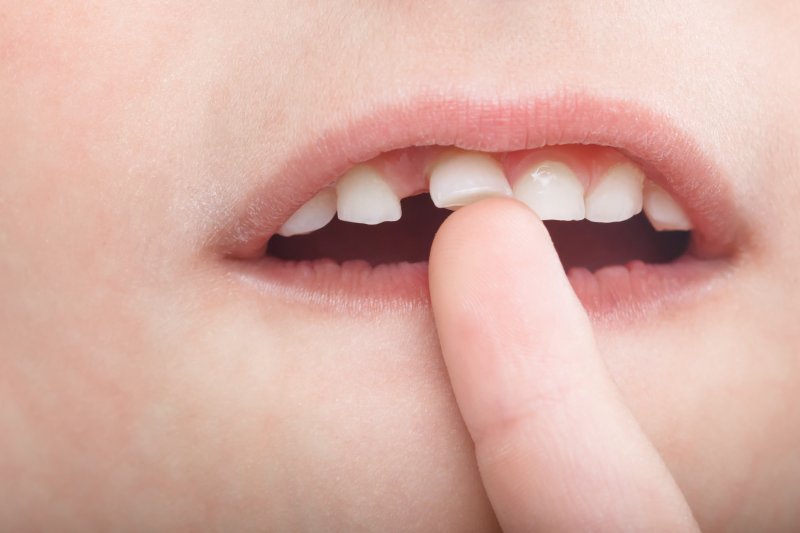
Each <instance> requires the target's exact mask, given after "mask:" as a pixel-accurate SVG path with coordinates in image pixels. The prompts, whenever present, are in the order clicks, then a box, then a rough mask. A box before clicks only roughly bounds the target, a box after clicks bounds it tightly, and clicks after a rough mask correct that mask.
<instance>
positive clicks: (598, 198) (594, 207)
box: [586, 163, 644, 222]
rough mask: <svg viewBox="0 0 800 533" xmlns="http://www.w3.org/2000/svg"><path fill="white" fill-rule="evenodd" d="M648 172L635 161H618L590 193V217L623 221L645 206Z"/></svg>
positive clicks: (587, 205) (587, 211)
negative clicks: (645, 178)
mask: <svg viewBox="0 0 800 533" xmlns="http://www.w3.org/2000/svg"><path fill="white" fill-rule="evenodd" d="M643 183H644V173H643V172H642V170H641V169H640V168H639V167H637V166H636V165H633V164H631V163H620V164H618V165H614V166H613V167H611V168H610V169H608V171H607V172H606V173H605V174H604V175H603V176H602V177H601V178H600V180H599V181H598V182H597V183H596V184H594V186H593V187H592V190H591V191H590V192H589V194H588V195H587V196H586V218H587V219H588V220H591V221H592V222H621V221H623V220H627V219H629V218H631V217H632V216H634V215H636V214H638V213H639V212H641V210H642V185H643Z"/></svg>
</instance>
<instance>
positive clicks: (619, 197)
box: [215, 94, 739, 319]
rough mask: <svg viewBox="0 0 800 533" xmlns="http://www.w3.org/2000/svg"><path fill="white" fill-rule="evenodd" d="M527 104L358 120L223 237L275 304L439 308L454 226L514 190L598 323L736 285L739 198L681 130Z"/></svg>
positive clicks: (588, 105) (235, 265)
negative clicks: (433, 272)
mask: <svg viewBox="0 0 800 533" xmlns="http://www.w3.org/2000/svg"><path fill="white" fill-rule="evenodd" d="M519 102H520V100H518V99H517V100H515V101H514V103H509V104H504V103H502V102H497V101H491V102H488V101H481V100H475V99H470V98H444V97H439V96H437V97H433V98H428V97H422V98H416V99H413V100H410V101H407V102H404V103H402V104H397V103H389V104H387V105H375V106H369V107H370V109H369V110H367V111H365V112H364V113H354V114H353V115H354V116H355V118H351V119H350V120H349V121H347V124H346V125H345V126H343V127H336V128H332V129H330V130H327V131H323V132H322V133H321V135H320V137H319V139H318V140H317V142H315V143H313V144H312V145H311V146H309V147H307V148H306V149H305V150H300V151H299V152H298V154H299V155H298V156H297V157H296V158H293V159H291V160H289V161H287V163H286V164H285V165H284V167H283V168H282V171H281V172H279V173H278V174H276V175H275V176H273V177H271V178H270V179H268V180H265V182H264V184H263V185H262V186H261V187H260V188H259V189H258V190H256V191H252V192H251V193H250V194H249V195H248V196H247V197H246V198H245V200H244V201H243V202H242V205H241V207H240V209H239V210H238V211H237V212H236V213H235V218H234V219H233V220H232V221H231V223H230V224H229V225H227V226H226V227H225V230H224V231H222V232H221V233H220V234H219V236H218V238H217V239H216V240H215V244H216V245H217V247H218V248H219V250H221V251H222V255H223V256H224V257H225V258H226V259H227V260H230V261H228V264H229V265H231V268H232V269H233V271H234V272H235V273H236V274H237V275H239V276H240V277H241V279H243V280H245V281H247V282H248V283H249V284H250V285H251V286H253V287H255V288H256V289H257V290H259V291H262V292H264V293H265V294H269V295H270V296H271V297H275V298H279V299H283V300H287V301H292V302H296V303H298V302H299V303H308V304H313V305H315V306H316V307H320V306H322V307H324V308H331V309H341V308H343V307H344V308H347V309H351V310H355V311H370V310H374V309H375V308H380V309H387V308H391V307H402V308H407V307H408V306H409V305H427V304H428V289H427V258H428V254H429V251H430V246H431V243H432V241H433V238H434V235H435V233H436V230H437V229H438V227H439V225H440V224H441V223H442V221H443V220H444V219H445V218H446V217H447V215H448V214H449V213H450V212H451V211H452V210H454V209H458V208H459V207H462V206H464V205H467V204H469V203H472V202H476V201H479V200H481V199H483V198H487V197H504V196H505V197H513V198H516V199H517V200H519V201H521V202H523V203H525V204H527V205H528V206H529V207H530V208H531V209H533V210H534V211H535V212H536V213H537V214H538V215H539V217H540V218H541V219H542V220H544V221H545V225H546V226H547V229H548V231H549V233H550V236H551V238H552V240H553V245H554V246H555V248H556V251H557V252H558V254H559V257H560V258H561V261H562V264H563V266H564V268H565V271H566V272H567V274H568V277H569V279H570V282H571V283H572V285H573V288H574V289H575V292H576V294H577V295H578V297H579V298H580V299H581V301H582V303H583V304H584V306H585V307H586V309H587V311H589V312H590V314H591V315H593V316H595V317H602V318H607V319H610V318H620V317H624V318H625V319H630V318H632V317H640V316H643V315H646V314H650V313H652V312H653V311H657V310H659V309H664V308H665V307H672V306H673V304H677V303H679V302H681V301H686V300H689V299H692V298H697V297H699V296H700V295H701V294H705V293H706V292H707V290H709V289H711V288H712V287H713V286H715V281H717V280H721V279H724V277H725V273H726V271H727V270H728V269H727V267H728V266H730V264H731V260H732V258H733V257H734V255H735V252H736V249H737V239H738V236H739V232H738V224H737V220H736V218H735V216H734V215H735V212H734V209H733V207H732V201H731V195H730V191H729V189H728V188H727V183H726V181H725V180H724V178H723V176H722V175H721V172H720V171H719V170H718V167H717V166H715V165H714V164H713V163H712V162H711V161H710V160H709V158H707V157H706V156H705V155H704V154H703V152H702V150H700V148H699V144H698V143H697V142H696V141H695V140H693V139H691V138H690V137H689V136H688V135H686V134H685V133H684V132H682V131H681V130H680V129H679V128H678V127H677V126H675V125H674V123H673V121H671V120H670V119H669V118H668V117H665V116H663V115H660V114H657V113H655V112H653V111H651V110H649V109H646V108H643V107H641V106H639V105H638V104H636V103H635V102H627V101H624V102H623V101H614V100H608V99H602V98H596V97H590V96H586V95H575V94H561V95H558V96H556V97H548V98H534V99H529V100H528V101H527V102H525V103H519ZM309 169H313V171H311V172H309Z"/></svg>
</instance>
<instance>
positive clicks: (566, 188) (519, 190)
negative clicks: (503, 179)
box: [514, 161, 585, 220]
mask: <svg viewBox="0 0 800 533" xmlns="http://www.w3.org/2000/svg"><path fill="white" fill-rule="evenodd" d="M514 197H515V198H516V199H517V200H520V201H521V202H522V203H524V204H526V205H527V206H528V207H530V208H531V209H533V210H534V211H535V212H536V214H537V215H539V218H541V219H542V220H583V218H584V214H585V208H584V204H583V184H582V183H581V181H580V180H579V179H578V177H577V176H576V175H575V173H574V172H572V170H571V169H570V168H569V167H568V166H567V165H565V164H564V163H559V162H556V161H544V162H542V163H539V164H537V165H536V166H534V167H532V168H531V169H530V170H528V171H527V172H526V173H525V175H524V176H522V177H521V178H519V179H518V180H517V182H516V183H515V184H514Z"/></svg>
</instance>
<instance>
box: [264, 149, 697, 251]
mask: <svg viewBox="0 0 800 533" xmlns="http://www.w3.org/2000/svg"><path fill="white" fill-rule="evenodd" d="M429 193H430V195H431V200H432V201H433V203H434V205H436V206H437V207H440V208H448V209H458V208H459V207H463V206H465V205H468V204H471V203H473V202H477V201H478V200H481V199H483V198H488V197H504V196H505V197H510V196H513V197H515V198H516V199H518V200H520V201H521V202H523V203H525V204H526V205H528V206H529V207H530V208H531V209H533V211H535V212H536V214H537V215H538V216H539V217H540V218H541V219H542V220H570V221H572V220H583V219H587V220H590V221H592V222H621V221H623V220H627V219H629V218H631V217H633V216H635V215H637V214H639V213H640V212H641V211H642V210H644V213H645V215H646V216H647V218H648V220H649V221H650V223H651V224H652V225H653V227H654V228H655V229H656V230H658V231H673V230H681V231H686V230H690V229H692V225H691V222H690V220H689V218H688V217H687V215H686V213H685V212H684V211H683V209H682V208H681V206H680V205H679V204H678V203H677V202H676V201H675V199H674V198H672V196H671V195H670V194H669V193H668V192H667V191H665V190H664V189H663V188H661V187H659V186H658V185H656V184H655V183H653V182H651V181H649V180H646V179H645V176H644V173H643V172H642V170H641V169H640V168H639V167H638V166H636V165H634V164H633V163H630V162H626V163H619V164H616V165H613V166H612V167H610V168H609V169H608V170H607V171H606V172H605V174H603V176H601V177H600V178H599V179H598V180H596V181H595V183H593V184H592V186H591V187H590V189H589V190H588V191H586V190H584V185H583V183H582V182H581V180H580V179H578V177H577V176H576V175H575V173H574V172H573V171H572V170H571V169H570V167H569V166H568V165H566V164H565V163H563V162H559V161H543V162H539V163H536V164H534V165H532V166H530V167H529V168H528V169H527V170H526V171H525V172H524V173H523V174H522V175H521V176H520V177H519V178H518V179H517V180H516V182H515V183H514V187H513V189H512V187H511V186H510V185H509V183H508V179H507V178H506V176H505V174H504V172H503V169H502V167H501V165H500V164H499V163H498V162H497V160H496V159H495V158H493V157H491V156H489V155H487V154H483V153H479V152H466V151H452V152H448V153H446V154H445V155H444V156H443V157H441V158H440V159H439V160H438V161H437V163H436V164H435V165H434V166H433V168H432V170H431V172H430V180H429ZM334 215H338V217H339V219H340V220H344V221H347V222H354V223H359V224H380V223H382V222H390V221H396V220H399V219H400V217H401V215H402V213H401V207H400V198H399V197H398V196H397V194H396V193H395V192H394V190H393V189H392V187H391V185H390V184H389V182H388V181H387V180H386V179H385V177H384V176H383V175H382V174H381V173H380V172H379V171H378V170H376V169H375V168H373V167H371V166H369V165H358V166H356V167H354V168H353V169H351V170H350V171H349V172H347V173H346V174H345V175H344V176H342V177H341V178H339V180H338V182H337V183H336V185H335V188H334V187H326V188H325V189H323V190H322V191H320V192H319V193H317V194H316V195H315V196H314V197H313V198H312V199H311V200H309V201H308V202H306V203H305V204H303V205H302V206H301V207H300V208H299V209H298V210H297V211H296V212H295V213H294V214H293V215H292V216H291V217H290V218H289V219H288V220H287V221H286V222H285V223H284V225H283V226H282V227H281V228H280V230H279V231H278V234H280V235H283V236H285V237H289V236H292V235H300V234H305V233H311V232H313V231H316V230H318V229H320V228H322V227H324V226H325V225H327V224H328V222H330V221H331V220H332V219H333V217H334Z"/></svg>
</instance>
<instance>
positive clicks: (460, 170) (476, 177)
mask: <svg viewBox="0 0 800 533" xmlns="http://www.w3.org/2000/svg"><path fill="white" fill-rule="evenodd" d="M429 188H430V194H431V200H433V204H434V205H435V206H436V207H446V208H448V209H454V210H455V209H458V208H459V207H462V206H465V205H467V204H471V203H473V202H477V201H478V200H481V199H483V198H489V197H493V196H511V186H510V185H509V184H508V180H506V176H505V174H504V173H503V168H502V167H501V166H500V163H498V162H497V161H496V160H495V159H494V158H492V157H490V156H488V155H486V154H480V153H476V152H455V153H452V154H449V155H447V156H445V157H444V158H442V159H440V160H439V161H438V162H437V163H436V166H435V167H434V168H433V171H432V172H431V178H430V185H429Z"/></svg>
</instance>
